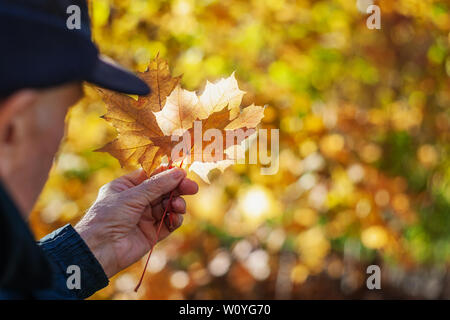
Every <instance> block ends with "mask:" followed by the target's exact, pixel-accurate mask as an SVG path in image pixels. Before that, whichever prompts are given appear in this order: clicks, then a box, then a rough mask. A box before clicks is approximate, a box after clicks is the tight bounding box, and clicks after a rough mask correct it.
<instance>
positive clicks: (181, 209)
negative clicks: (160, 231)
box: [150, 197, 186, 221]
mask: <svg viewBox="0 0 450 320" xmlns="http://www.w3.org/2000/svg"><path fill="white" fill-rule="evenodd" d="M168 204H169V199H164V200H163V201H162V202H159V203H158V204H156V205H155V206H153V207H152V209H151V210H150V211H151V214H152V216H153V218H154V219H155V220H157V221H159V220H161V218H162V216H163V214H164V211H165V209H166V208H167V205H168ZM169 211H170V212H174V213H180V214H184V213H186V201H184V199H183V198H181V197H176V198H173V199H172V201H171V204H170V208H169Z"/></svg>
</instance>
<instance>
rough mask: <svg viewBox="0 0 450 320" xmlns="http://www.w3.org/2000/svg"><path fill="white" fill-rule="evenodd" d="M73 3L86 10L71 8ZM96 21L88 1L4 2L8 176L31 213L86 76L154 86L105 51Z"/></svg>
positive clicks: (126, 87)
mask: <svg viewBox="0 0 450 320" xmlns="http://www.w3.org/2000/svg"><path fill="white" fill-rule="evenodd" d="M73 6H76V7H77V8H78V9H79V10H75V11H70V10H69V7H72V8H73ZM77 11H79V13H80V14H79V17H78V18H79V19H80V21H79V22H80V26H81V27H80V28H79V29H70V28H68V26H67V20H68V18H69V17H70V15H71V14H72V13H73V12H75V14H76V12H77ZM72 18H75V19H77V17H72ZM89 24H90V22H89V15H88V8H87V4H86V0H2V1H1V2H0V39H1V41H2V53H1V56H2V57H1V59H0V70H1V72H0V180H1V182H2V183H3V184H5V185H6V187H7V188H8V190H9V192H10V193H11V195H12V196H13V198H14V200H15V202H16V203H17V204H18V206H19V208H20V209H21V211H22V213H23V215H28V214H29V212H30V210H31V209H32V206H33V203H34V201H35V200H36V198H37V196H38V195H39V192H40V191H41V189H42V187H43V185H44V183H45V180H46V178H47V175H48V171H49V169H50V167H51V164H52V159H53V156H54V154H55V153H56V151H57V148H58V145H59V142H60V140H61V138H62V137H63V135H64V119H65V116H66V112H67V109H68V108H69V107H70V106H71V105H73V104H74V103H75V102H76V101H78V100H79V99H80V98H81V96H82V90H81V83H82V81H88V82H91V83H94V84H96V85H99V86H101V87H105V88H107V89H111V90H116V91H120V92H124V93H129V94H140V95H142V94H148V93H149V92H150V89H149V88H148V86H147V84H146V83H145V82H144V81H142V80H141V79H139V78H138V77H136V76H135V75H134V74H132V73H131V72H129V71H126V70H124V69H123V68H121V67H119V66H118V65H117V64H114V63H111V61H110V60H107V59H104V58H103V57H101V56H100V55H99V53H98V50H97V48H96V46H95V45H94V44H93V42H92V40H91V32H90V25H89Z"/></svg>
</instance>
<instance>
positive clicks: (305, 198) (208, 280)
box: [31, 0, 450, 299]
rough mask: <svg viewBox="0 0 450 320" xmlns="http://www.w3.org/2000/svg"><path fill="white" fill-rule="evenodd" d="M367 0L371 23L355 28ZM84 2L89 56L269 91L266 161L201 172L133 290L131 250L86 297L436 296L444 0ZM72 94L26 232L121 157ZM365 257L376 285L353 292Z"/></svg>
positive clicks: (442, 293) (442, 218) (445, 159)
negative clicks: (270, 145)
mask: <svg viewBox="0 0 450 320" xmlns="http://www.w3.org/2000/svg"><path fill="white" fill-rule="evenodd" d="M371 3H375V4H377V5H379V6H380V8H381V24H382V28H381V30H369V29H368V28H367V27H366V19H367V17H368V14H366V10H365V9H366V7H367V5H369V4H371ZM90 4H91V15H92V18H93V34H94V39H95V41H96V43H97V44H98V45H99V47H100V50H101V52H102V53H104V54H106V55H108V56H110V57H112V58H114V59H116V60H117V61H119V62H120V63H122V64H123V65H125V66H127V67H130V68H133V69H134V70H136V71H144V70H145V69H146V67H147V64H148V63H149V61H150V59H151V58H153V57H154V56H156V54H157V53H158V52H159V54H160V56H162V57H164V58H165V59H167V60H168V61H169V65H171V67H172V71H173V74H175V75H179V74H183V78H182V85H183V87H185V88H187V89H189V90H198V88H202V87H203V86H204V84H205V82H206V80H210V81H214V80H215V79H218V78H220V77H225V76H228V75H229V74H231V73H232V72H233V71H236V74H235V75H236V78H237V79H238V81H239V83H240V85H241V87H242V88H243V90H245V91H246V92H247V94H246V95H245V96H244V102H243V104H244V105H248V104H249V103H252V102H254V103H255V104H258V105H265V104H268V107H267V108H266V110H265V117H264V119H263V124H262V127H263V128H279V129H280V157H279V163H280V169H279V171H278V173H277V174H276V175H271V176H264V175H261V174H260V170H259V166H258V165H235V166H233V167H230V168H229V169H227V170H226V171H225V173H223V174H217V175H213V177H212V179H211V181H212V183H211V185H206V184H204V183H201V182H199V183H200V192H199V194H198V195H195V196H191V197H190V198H188V199H187V202H188V214H187V215H186V219H185V223H184V226H183V227H182V228H181V229H179V230H178V231H177V232H175V234H174V235H173V236H172V237H170V239H167V240H165V241H164V242H163V243H161V244H159V245H158V246H157V247H156V249H155V251H154V253H153V256H152V259H151V262H150V266H149V271H148V272H149V274H148V275H147V277H146V281H145V283H144V284H143V286H142V288H141V290H140V291H139V293H134V292H133V288H134V286H135V285H136V282H137V280H138V277H139V272H140V271H141V270H142V267H143V263H136V264H135V265H134V266H132V267H130V268H128V269H127V270H124V271H123V272H122V273H120V274H119V275H117V276H115V277H114V278H113V279H112V280H111V284H110V286H109V287H107V288H105V289H103V290H102V291H100V292H98V293H97V294H96V295H94V297H93V298H96V299H123V298H125V299H217V298H229V299H230V298H231V299H242V298H255V299H259V298H265V299H274V298H284V299H296V298H347V297H349V298H414V297H424V298H447V299H449V298H450V274H449V265H450V157H449V152H450V144H449V142H450V141H449V137H450V109H449V106H450V78H449V77H450V4H449V3H448V1H445V0H441V1H439V0H436V1H433V0H397V1H391V0H379V1H370V0H365V1H363V0H358V1H356V0H322V1H313V0H297V1H293V0H221V1H215V0H196V1H194V0H173V1H170V0H148V1H147V0H133V1H131V0H95V1H91V3H90ZM85 92H86V97H85V98H84V99H83V100H82V101H81V102H80V103H79V104H78V105H76V106H74V107H73V108H72V109H71V111H70V114H69V115H68V119H67V121H68V129H67V137H66V139H65V141H64V143H63V144H62V146H61V149H60V153H59V155H58V157H57V159H56V162H55V165H54V168H53V169H52V172H51V175H50V178H49V180H48V183H47V185H46V188H45V190H44V191H43V193H42V195H41V197H40V200H39V202H38V204H37V206H36V208H35V211H34V213H33V215H32V219H31V223H32V227H33V229H34V230H35V232H36V234H37V235H38V236H43V235H44V234H46V233H47V232H50V231H51V230H53V229H54V228H56V227H59V226H61V225H64V224H66V223H76V222H77V221H78V219H79V218H80V217H81V216H82V215H83V213H84V212H85V210H86V209H87V208H88V207H89V206H90V204H91V203H92V202H93V200H94V199H95V197H96V194H97V190H98V188H99V187H100V186H101V185H103V184H105V183H107V182H109V181H110V180H112V179H114V178H116V177H118V176H119V175H122V174H124V173H125V172H127V171H129V170H131V168H125V169H121V168H120V166H119V164H118V162H117V160H115V159H114V158H112V157H111V156H109V155H108V154H103V153H96V152H93V150H95V149H97V148H98V147H100V146H102V145H103V144H105V142H107V141H110V140H112V138H114V137H115V135H116V132H115V130H114V129H113V128H112V127H111V126H109V125H108V124H107V123H106V122H105V121H104V120H102V119H100V116H101V115H102V114H104V113H105V106H104V103H103V102H102V101H101V99H100V97H99V95H98V94H97V93H96V91H95V90H94V89H93V88H92V87H88V86H87V87H86V88H85ZM192 177H193V178H194V179H196V177H195V175H192ZM197 180H199V179H197ZM370 264H378V265H380V267H381V270H382V282H381V283H382V290H378V291H377V290H375V291H369V290H368V289H367V288H366V283H365V281H366V277H367V275H366V267H367V266H368V265H370Z"/></svg>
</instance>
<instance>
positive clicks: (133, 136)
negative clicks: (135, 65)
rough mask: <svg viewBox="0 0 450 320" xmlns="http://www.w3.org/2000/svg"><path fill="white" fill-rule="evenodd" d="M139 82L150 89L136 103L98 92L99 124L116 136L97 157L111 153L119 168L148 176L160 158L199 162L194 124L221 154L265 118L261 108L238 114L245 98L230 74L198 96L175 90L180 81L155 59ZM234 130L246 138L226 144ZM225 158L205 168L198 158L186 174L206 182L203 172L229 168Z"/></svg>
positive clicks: (178, 88)
mask: <svg viewBox="0 0 450 320" xmlns="http://www.w3.org/2000/svg"><path fill="white" fill-rule="evenodd" d="M140 77H141V78H142V79H143V80H144V81H146V82H147V83H148V85H149V86H150V87H151V88H152V93H151V94H150V95H148V96H145V97H139V98H138V99H137V100H135V99H133V98H131V97H129V96H127V95H123V94H120V93H116V92H112V91H109V90H105V89H99V92H100V94H101V96H102V98H103V101H104V102H105V104H106V110H107V112H106V114H105V115H104V116H103V118H104V119H105V120H107V121H108V122H110V123H111V124H112V125H113V126H114V127H115V128H116V129H117V131H118V136H117V138H116V139H115V140H113V141H111V142H110V143H108V144H106V145H105V146H104V147H102V148H100V149H98V150H97V151H102V152H108V153H110V154H111V155H112V156H113V157H115V158H117V159H118V160H119V162H120V164H121V165H122V166H125V165H133V164H134V165H136V164H138V165H141V166H142V168H143V169H144V170H145V171H146V172H147V174H148V175H151V173H152V172H153V171H154V170H155V169H156V168H157V167H158V166H159V165H160V164H161V162H162V158H163V157H164V156H167V157H168V159H169V160H170V161H182V160H183V159H184V158H186V157H188V156H190V157H191V160H192V159H198V158H196V157H195V152H196V151H195V150H200V153H202V152H203V151H204V150H205V149H207V148H208V145H206V146H203V144H202V145H201V146H198V145H196V144H195V143H196V141H194V135H195V132H194V122H195V121H197V126H198V125H200V127H201V130H202V132H205V131H207V130H208V129H217V130H219V132H220V134H221V136H222V137H223V139H222V141H223V150H224V151H225V150H226V149H227V148H229V147H231V146H233V145H238V144H240V143H241V142H242V141H243V140H244V139H245V138H247V137H248V135H249V134H250V133H252V132H253V131H252V130H249V129H254V128H255V127H256V126H257V125H258V124H259V122H260V121H261V119H262V118H263V116H264V108H263V107H259V106H255V105H251V106H248V107H246V108H243V109H242V110H241V108H240V104H241V102H242V97H243V95H244V94H245V92H244V91H242V90H240V89H239V87H238V84H237V81H236V79H235V77H234V73H233V74H232V75H231V76H230V77H228V78H226V79H221V80H220V81H218V82H217V83H215V84H213V83H210V82H207V84H206V87H205V90H204V91H203V93H202V94H201V95H200V96H197V94H196V93H195V92H192V91H188V90H184V89H182V88H181V87H180V86H178V82H179V80H180V77H172V76H171V75H170V71H169V67H168V64H167V62H165V61H163V60H162V59H161V58H159V57H158V56H157V57H156V58H155V59H154V60H152V61H151V62H150V64H149V68H148V70H147V71H146V72H144V73H141V74H140ZM238 130H240V131H241V132H244V133H245V134H244V135H242V134H241V135H236V139H235V140H233V141H232V143H230V142H229V141H228V140H227V139H226V137H227V135H228V134H230V133H234V132H237V131H238ZM187 133H189V134H190V137H191V139H190V141H189V142H190V144H189V148H188V149H187V150H185V152H183V153H182V154H178V155H177V156H176V159H175V158H174V157H173V152H172V151H173V149H174V147H175V146H176V145H177V144H178V143H179V142H178V140H182V138H183V136H184V135H186V134H187ZM224 153H225V159H224V160H221V161H213V162H212V161H209V163H208V165H202V163H204V162H208V160H207V159H205V158H204V157H200V159H201V161H197V163H195V162H194V163H195V165H193V166H192V167H191V170H192V171H195V172H197V173H198V174H199V175H200V176H201V177H202V178H203V179H204V180H205V181H207V182H209V181H208V179H207V172H209V171H210V170H212V169H214V168H219V169H220V170H224V169H225V168H226V167H227V166H229V165H231V164H232V161H231V160H232V159H230V156H227V153H226V152H224ZM189 163H191V161H189ZM194 163H193V164H194Z"/></svg>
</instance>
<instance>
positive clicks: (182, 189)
mask: <svg viewBox="0 0 450 320" xmlns="http://www.w3.org/2000/svg"><path fill="white" fill-rule="evenodd" d="M197 192H198V185H197V183H196V182H194V181H192V180H191V179H188V178H184V179H183V180H181V182H180V184H179V185H178V187H177V188H176V189H175V190H173V196H172V197H173V198H175V197H178V196H180V195H192V194H196V193H197ZM169 196H170V193H167V194H164V195H162V196H161V197H159V198H157V199H155V200H153V201H152V203H151V205H152V206H156V205H157V204H158V203H160V202H161V200H162V199H164V198H169Z"/></svg>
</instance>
